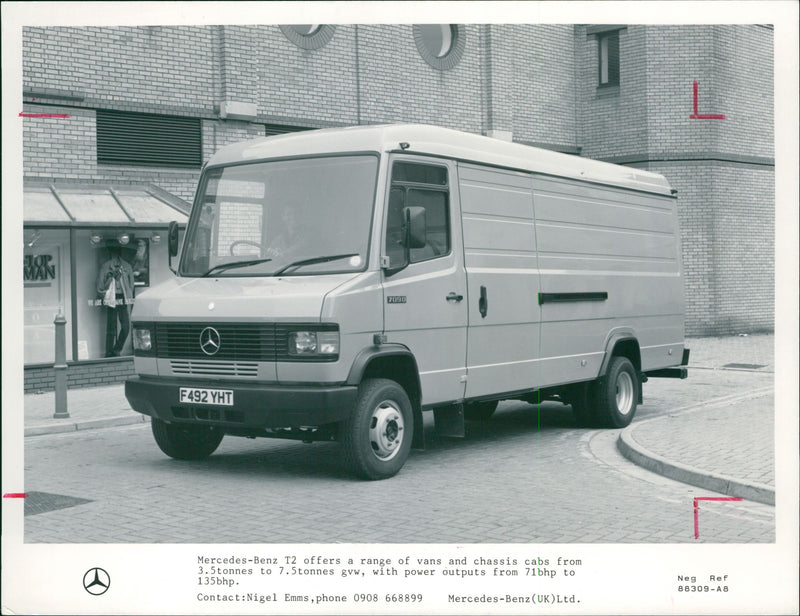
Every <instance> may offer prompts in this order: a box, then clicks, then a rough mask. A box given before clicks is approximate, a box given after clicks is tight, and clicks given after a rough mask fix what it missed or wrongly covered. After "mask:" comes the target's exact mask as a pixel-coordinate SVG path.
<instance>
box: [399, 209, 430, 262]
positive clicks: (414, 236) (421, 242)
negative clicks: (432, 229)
mask: <svg viewBox="0 0 800 616" xmlns="http://www.w3.org/2000/svg"><path fill="white" fill-rule="evenodd" d="M403 222H404V226H405V242H404V243H405V247H406V250H409V249H411V248H425V243H426V236H427V234H428V231H427V228H426V225H425V208H424V207H404V208H403ZM406 260H408V259H406Z"/></svg>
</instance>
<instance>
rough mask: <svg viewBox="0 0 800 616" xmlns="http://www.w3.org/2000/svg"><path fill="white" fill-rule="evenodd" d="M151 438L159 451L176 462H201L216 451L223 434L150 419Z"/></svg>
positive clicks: (208, 428)
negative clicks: (154, 440)
mask: <svg viewBox="0 0 800 616" xmlns="http://www.w3.org/2000/svg"><path fill="white" fill-rule="evenodd" d="M150 426H151V428H152V430H153V437H155V439H156V443H157V444H158V446H159V448H160V449H161V451H163V452H164V453H165V454H167V455H168V456H169V457H170V458H175V459H176V460H202V459H203V458H207V457H208V456H210V455H211V454H212V453H214V452H215V451H216V450H217V447H219V444H220V442H221V441H222V437H223V436H225V433H224V432H223V431H222V430H220V429H218V428H212V427H211V426H193V425H189V424H170V423H167V422H165V421H162V420H160V419H156V418H155V417H153V418H152V420H151V421H150Z"/></svg>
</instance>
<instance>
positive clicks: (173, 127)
mask: <svg viewBox="0 0 800 616" xmlns="http://www.w3.org/2000/svg"><path fill="white" fill-rule="evenodd" d="M201 129H202V127H201V123H200V119H199V118H184V117H177V116H166V115H155V114H149V113H130V112H125V111H106V110H98V111H97V163H98V164H99V165H144V166H155V167H190V168H199V167H200V166H201V165H202V162H203V140H202V130H201Z"/></svg>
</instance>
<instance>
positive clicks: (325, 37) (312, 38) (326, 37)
mask: <svg viewBox="0 0 800 616" xmlns="http://www.w3.org/2000/svg"><path fill="white" fill-rule="evenodd" d="M279 27H280V29H281V32H283V35H284V36H285V37H286V38H287V39H289V40H290V41H292V43H294V44H295V45H297V46H298V47H300V48H301V49H319V48H320V47H324V46H325V45H327V43H328V41H330V40H331V39H332V38H333V33H334V32H335V31H336V26H332V25H330V24H324V25H321V24H294V25H285V26H279Z"/></svg>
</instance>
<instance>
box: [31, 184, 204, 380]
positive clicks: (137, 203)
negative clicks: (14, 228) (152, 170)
mask: <svg viewBox="0 0 800 616" xmlns="http://www.w3.org/2000/svg"><path fill="white" fill-rule="evenodd" d="M23 211H24V229H23V242H24V257H23V306H24V358H25V359H24V361H25V390H26V391H36V390H44V389H49V388H50V382H51V380H52V365H53V361H54V359H55V342H54V341H55V325H54V319H55V317H56V315H58V314H62V315H64V317H65V318H66V320H67V324H66V356H67V363H68V365H69V366H70V368H69V370H68V381H69V383H70V386H72V387H79V386H89V385H98V384H102V383H104V382H114V381H115V380H119V378H120V375H123V376H124V373H126V372H129V371H130V369H131V367H130V364H132V362H131V355H132V351H131V342H130V335H129V331H130V326H129V323H130V318H129V315H130V310H131V307H132V305H133V304H134V303H135V301H136V296H137V295H138V294H140V293H141V292H142V291H144V290H145V289H147V288H148V287H150V286H151V285H155V284H158V283H159V282H161V281H163V280H166V279H167V278H169V277H170V276H172V272H171V271H170V270H169V266H168V252H167V241H166V238H167V228H168V226H169V223H170V221H173V220H175V221H177V222H178V224H179V226H180V228H181V229H183V228H185V225H186V221H187V216H188V211H189V205H188V204H187V203H186V202H184V201H183V200H181V199H179V198H177V197H175V196H173V195H170V194H169V193H166V192H165V191H163V190H160V189H158V188H157V187H155V186H152V185H113V186H110V185H107V184H76V183H69V182H59V183H56V184H52V183H50V184H42V183H36V182H26V183H25V185H24V198H23ZM98 364H101V365H100V366H98Z"/></svg>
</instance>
